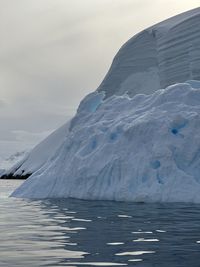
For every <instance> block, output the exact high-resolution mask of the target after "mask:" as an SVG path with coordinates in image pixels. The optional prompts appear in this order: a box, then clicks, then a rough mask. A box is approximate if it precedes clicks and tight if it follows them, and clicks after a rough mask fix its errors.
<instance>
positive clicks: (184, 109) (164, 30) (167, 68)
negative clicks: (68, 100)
mask: <svg viewBox="0 0 200 267" xmlns="http://www.w3.org/2000/svg"><path fill="white" fill-rule="evenodd" d="M199 29H200V8H197V9H195V10H191V11H188V12H186V13H183V14H181V15H178V16H176V17H173V18H171V19H169V20H166V21H164V22H162V23H159V24H157V25H155V26H153V27H150V28H148V29H147V30H145V31H143V32H141V33H139V34H138V35H136V36H135V37H133V38H132V39H130V40H129V41H128V42H127V43H126V44H125V45H124V46H123V47H122V48H121V49H120V51H119V52H118V54H117V55H116V57H115V59H114V61H113V64H112V66H111V68H110V70H109V72H108V74H107V75H106V77H105V79H104V80H103V82H102V84H101V85H100V86H99V88H98V89H97V91H96V92H94V93H91V94H89V95H88V96H86V97H85V98H84V99H83V100H82V102H81V103H80V105H79V107H78V110H77V114H76V115H75V116H74V118H73V119H72V120H71V121H70V122H69V123H68V124H66V125H64V126H63V127H62V128H61V130H60V129H59V130H57V131H56V132H55V133H54V134H53V139H52V137H51V136H50V137H48V138H47V139H46V140H44V141H43V142H42V143H41V144H40V145H38V146H37V147H36V148H35V149H34V150H33V151H32V152H31V153H30V154H29V156H28V157H27V158H26V159H24V161H23V162H21V163H20V164H19V165H18V166H14V167H13V169H12V171H11V172H12V173H13V174H14V175H15V174H19V175H20V174H22V173H32V175H31V177H30V178H28V180H26V181H25V182H24V183H23V184H22V186H20V187H19V188H18V189H17V190H16V191H15V192H14V193H13V194H12V196H15V197H27V198H52V197H61V198H62V197H74V198H82V199H104V200H119V201H120V200H123V201H139V202H157V201H159V202H167V201H169V202H177V201H180V202H200V194H199V192H200V135H199V131H200V82H199V81H198V80H200V33H199ZM160 88H165V89H160ZM51 140H53V141H51ZM43 154H44V156H43Z"/></svg>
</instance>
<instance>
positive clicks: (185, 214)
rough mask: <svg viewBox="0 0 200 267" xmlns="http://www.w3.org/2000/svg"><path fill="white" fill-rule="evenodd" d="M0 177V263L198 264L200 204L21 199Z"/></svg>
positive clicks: (182, 266)
mask: <svg viewBox="0 0 200 267" xmlns="http://www.w3.org/2000/svg"><path fill="white" fill-rule="evenodd" d="M21 182H22V181H13V180H10V181H9V180H0V266H9V267H17V266H20V267H28V266H34V267H38V266H68V267H70V266H71V267H72V266H138V267H147V266H148V267H153V266H156V267H162V266H163V267H178V266H180V267H186V266H187V267H200V205H191V204H188V205H186V204H134V203H121V202H108V201H107V202H106V201H80V200H73V199H70V200H69V199H68V200H67V199H66V200H37V201H30V200H20V199H15V198H8V195H9V194H10V193H11V192H12V191H13V190H14V188H15V187H16V186H17V185H19V184H20V183H21Z"/></svg>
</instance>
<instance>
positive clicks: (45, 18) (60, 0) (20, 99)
mask: <svg viewBox="0 0 200 267" xmlns="http://www.w3.org/2000/svg"><path fill="white" fill-rule="evenodd" d="M198 4H199V0H189V1H188V0H153V1H152V0H151V1H150V0H0V35H1V42H0V143H3V142H4V141H5V142H8V141H16V140H18V141H21V142H23V141H24V142H25V141H26V142H28V141H30V140H33V142H37V140H39V139H40V138H42V137H43V136H45V135H46V134H47V133H48V132H50V131H51V130H53V129H55V128H57V127H58V126H60V125H61V124H62V123H64V122H65V121H66V120H67V119H68V118H69V117H70V116H72V115H73V113H74V112H75V110H76V108H77V105H78V103H79V101H80V100H81V99H82V98H83V97H84V96H85V95H86V94H87V93H89V92H91V91H93V90H95V89H96V88H97V87H98V85H99V83H100V82H101V80H102V79H103V77H104V76H105V74H106V72H107V70H108V68H109V66H110V64H111V62H112V59H113V56H114V55H115V54H116V52H117V51H118V49H119V48H120V46H121V45H122V44H123V43H124V42H125V41H127V40H128V39H129V38H130V37H132V36H133V35H134V34H136V33H137V32H139V31H141V30H143V29H144V28H146V27H148V26H151V25H152V24H155V23H157V22H159V21H162V20H164V19H166V18H168V17H170V16H173V15H176V14H178V13H180V12H183V11H186V10H188V9H192V8H195V7H198ZM0 150H1V145H0Z"/></svg>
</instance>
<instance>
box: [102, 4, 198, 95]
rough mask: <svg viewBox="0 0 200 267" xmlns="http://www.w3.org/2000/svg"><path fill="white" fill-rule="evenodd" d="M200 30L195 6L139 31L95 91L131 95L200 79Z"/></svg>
mask: <svg viewBox="0 0 200 267" xmlns="http://www.w3.org/2000/svg"><path fill="white" fill-rule="evenodd" d="M199 29H200V8H196V9H193V10H190V11H188V12H185V13H182V14H180V15H177V16H175V17H173V18H170V19H168V20H165V21H163V22H161V23H158V24H156V25H154V26H152V27H150V28H148V29H145V30H144V31H142V32H140V33H138V34H137V35H135V36H134V37H132V38H131V39H130V40H129V41H128V42H126V43H125V44H124V45H123V46H122V48H121V49H120V50H119V52H118V53H117V55H116V56H115V58H114V60H113V63H112V65H111V67H110V70H109V72H108V74H107V75H106V77H105V78H104V80H103V82H102V83H101V85H100V86H99V88H98V91H105V93H106V96H107V97H109V96H111V95H113V94H118V95H122V94H124V93H125V92H128V94H129V95H130V96H133V95H136V94H138V93H146V94H151V93H152V92H154V91H155V90H157V89H160V88H165V87H167V86H169V85H172V84H174V83H177V82H185V81H186V80H190V79H193V80H200V31H199Z"/></svg>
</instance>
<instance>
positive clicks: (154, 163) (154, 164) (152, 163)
mask: <svg viewBox="0 0 200 267" xmlns="http://www.w3.org/2000/svg"><path fill="white" fill-rule="evenodd" d="M160 165H161V164H160V161H159V160H155V161H152V162H151V167H152V168H153V169H158V168H159V167H160Z"/></svg>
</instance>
